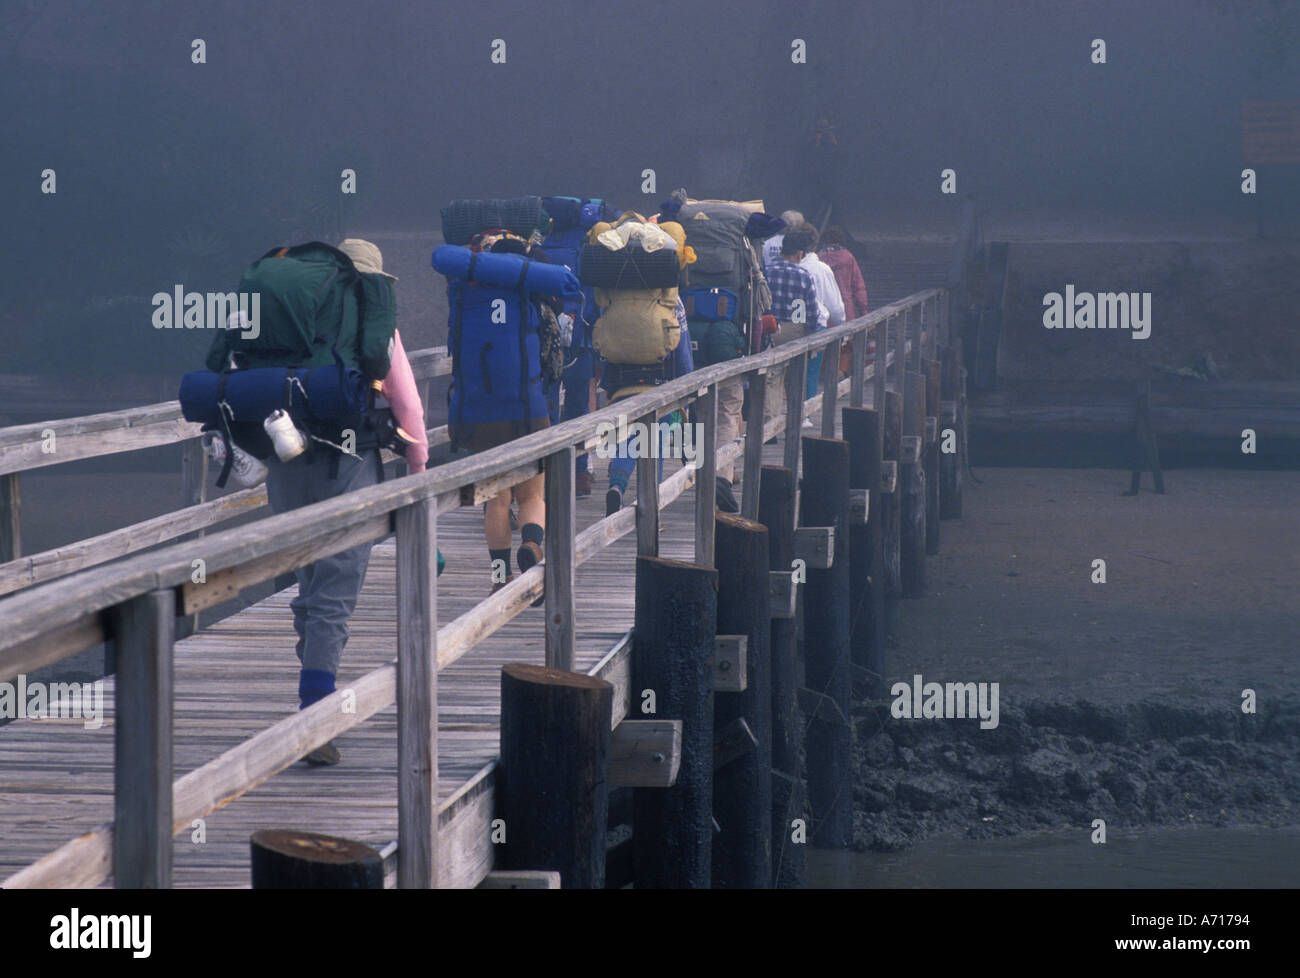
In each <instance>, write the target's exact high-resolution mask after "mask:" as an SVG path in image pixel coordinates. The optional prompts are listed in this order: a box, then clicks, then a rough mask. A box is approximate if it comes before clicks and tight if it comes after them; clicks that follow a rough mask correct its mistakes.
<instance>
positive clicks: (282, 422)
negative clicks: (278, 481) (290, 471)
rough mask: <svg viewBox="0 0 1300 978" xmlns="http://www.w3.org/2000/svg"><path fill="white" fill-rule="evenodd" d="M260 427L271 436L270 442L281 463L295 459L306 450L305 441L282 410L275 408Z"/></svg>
mask: <svg viewBox="0 0 1300 978" xmlns="http://www.w3.org/2000/svg"><path fill="white" fill-rule="evenodd" d="M262 427H263V428H265V429H266V433H267V434H268V435H270V436H271V442H272V443H273V444H274V445H275V454H276V455H278V456H280V461H281V462H288V461H289V460H290V459H295V458H297V457H298V456H299V455H301V454H302V453H303V452H305V451H306V450H307V439H306V438H305V437H304V436H303V433H302V432H301V431H299V430H298V429H297V428H296V427H295V426H294V423H293V419H292V418H291V417H289V415H288V414H287V413H285V411H284V410H283V409H280V408H277V409H276V410H274V411H272V412H271V413H270V414H269V415H267V418H266V420H265V421H263V422H262Z"/></svg>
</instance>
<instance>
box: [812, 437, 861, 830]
mask: <svg viewBox="0 0 1300 978" xmlns="http://www.w3.org/2000/svg"><path fill="white" fill-rule="evenodd" d="M803 464H804V476H803V485H802V491H801V492H800V494H799V524H800V526H830V527H834V529H835V551H834V560H833V562H832V564H831V566H830V567H829V568H827V569H824V570H821V569H818V570H814V569H812V568H809V570H808V581H807V583H806V584H805V585H804V589H803V590H804V629H805V648H806V650H807V651H806V653H805V654H806V657H807V658H806V662H805V665H804V668H805V679H804V686H805V687H806V689H807V690H808V691H809V693H811V695H808V694H805V697H806V699H807V700H808V702H810V703H811V704H812V706H811V707H806V708H805V712H806V713H807V714H808V734H807V757H808V807H809V809H810V812H811V814H812V817H813V822H812V826H811V832H810V833H809V841H810V842H811V843H812V844H813V845H815V846H818V847H819V848H825V849H842V848H845V847H847V846H848V845H849V844H850V843H851V842H852V841H853V784H852V769H853V731H852V728H851V727H850V725H849V719H848V718H849V716H850V713H851V711H852V694H853V680H852V676H851V675H850V668H849V662H850V659H849V604H850V595H849V534H848V520H849V446H848V443H847V442H844V441H838V440H836V439H831V438H805V439H804V442H803Z"/></svg>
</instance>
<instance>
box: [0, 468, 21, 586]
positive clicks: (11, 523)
mask: <svg viewBox="0 0 1300 978" xmlns="http://www.w3.org/2000/svg"><path fill="white" fill-rule="evenodd" d="M18 475H19V473H17V472H10V473H9V474H8V475H6V476H4V477H3V478H0V564H7V563H8V562H9V561H11V560H17V559H18V558H19V557H21V556H22V555H23V525H22V497H21V496H20V494H19V490H18Z"/></svg>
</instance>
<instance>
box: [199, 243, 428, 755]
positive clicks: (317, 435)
mask: <svg viewBox="0 0 1300 978" xmlns="http://www.w3.org/2000/svg"><path fill="white" fill-rule="evenodd" d="M396 281H397V279H396V277H395V276H393V275H390V274H389V273H387V272H385V271H384V270H383V257H382V255H381V254H380V251H379V249H378V248H377V247H375V245H374V244H372V243H371V242H369V241H364V240H361V239H357V238H349V239H348V240H346V241H344V242H343V243H342V244H341V245H339V247H338V248H333V247H331V246H329V245H326V244H322V243H321V242H312V243H310V244H305V245H300V246H297V247H293V248H280V249H275V250H273V251H271V252H268V253H267V254H266V255H264V256H263V257H262V258H261V259H259V260H258V261H257V262H254V263H253V265H251V266H250V267H249V268H248V270H247V271H245V273H244V276H243V278H242V279H241V281H240V283H239V292H240V293H241V294H256V295H258V296H259V299H260V315H259V320H260V321H259V322H258V323H257V326H258V328H257V329H256V330H247V331H239V330H235V329H227V330H224V331H222V333H220V334H219V335H218V336H217V337H216V339H215V340H214V342H213V344H212V348H211V349H210V351H209V353H208V360H207V367H208V369H207V370H203V371H192V372H190V373H189V374H186V375H185V378H184V380H183V381H182V384H181V394H180V400H181V406H182V411H183V413H184V415H185V417H186V418H187V419H189V420H194V421H202V422H203V423H204V425H205V428H207V429H210V430H212V431H215V432H217V433H218V436H219V437H220V439H221V441H222V444H223V446H224V449H225V456H226V459H227V463H226V465H225V466H224V467H223V471H222V473H221V476H220V478H219V479H218V485H219V486H221V485H224V483H225V479H226V477H227V476H228V475H229V469H230V467H231V465H233V463H234V461H235V453H236V451H244V452H247V453H249V454H250V455H252V456H255V457H257V458H260V459H264V460H265V464H266V468H267V476H266V488H267V498H268V500H269V502H270V505H271V509H272V511H273V512H275V513H283V512H287V511H288V510H292V509H297V508H299V507H302V506H307V505H310V504H312V503H317V502H321V501H323V500H326V499H330V498H332V497H334V496H338V495H341V494H343V493H346V492H352V491H354V490H358V489H362V488H365V487H367V486H371V485H374V484H375V483H377V482H379V481H381V480H382V478H383V467H382V459H381V456H380V449H381V448H392V449H393V450H395V451H398V452H400V453H402V454H404V455H405V457H406V460H407V465H408V468H409V471H410V472H411V473H416V472H420V471H423V469H424V467H425V464H426V462H427V460H428V453H429V449H428V439H427V436H426V434H425V430H424V410H423V406H422V405H421V403H420V397H419V394H418V392H417V391H416V386H415V379H414V376H413V374H412V372H411V366H410V363H409V361H408V360H407V357H406V352H405V350H404V348H403V346H402V342H401V337H400V335H399V334H398V332H397V325H396V304H395V301H394V296H393V283H394V282H396ZM377 394H379V395H382V396H383V397H384V398H386V399H387V401H388V405H389V406H388V408H387V409H383V408H380V407H378V406H377V405H376V403H375V396H376V395H377ZM371 546H372V544H369V543H364V544H359V545H358V546H355V547H351V548H349V549H348V550H345V551H343V552H341V553H337V554H334V555H332V556H329V557H323V558H321V559H320V560H317V561H315V562H313V563H311V564H309V565H307V566H305V567H300V568H298V570H296V571H295V576H296V577H297V580H298V594H297V595H296V596H295V597H294V598H293V599H292V600H291V601H290V607H291V608H292V610H293V624H294V630H295V631H296V632H297V634H298V643H297V648H296V652H297V655H298V659H299V661H300V663H301V669H300V672H299V678H298V698H299V708H300V709H306V708H307V707H308V706H311V705H312V704H313V703H316V702H317V701H319V700H321V699H324V698H325V697H326V696H328V695H330V694H331V693H333V692H334V689H335V677H336V676H337V674H338V667H339V661H340V658H341V656H342V653H343V648H344V646H345V645H346V644H347V640H348V621H349V619H350V618H351V616H352V612H353V610H354V609H355V607H356V602H357V597H358V595H359V594H360V591H361V586H362V583H363V582H364V580H365V574H366V568H367V565H368V563H369V560H370V550H371ZM439 558H441V555H439ZM304 759H305V760H306V761H307V762H308V763H309V764H315V765H320V764H337V763H338V762H339V751H338V748H337V747H335V745H334V743H333V742H332V741H331V742H329V743H327V744H324V745H322V746H321V747H318V748H316V749H315V750H313V751H311V752H310V753H309V754H307V755H306V757H305V758H304Z"/></svg>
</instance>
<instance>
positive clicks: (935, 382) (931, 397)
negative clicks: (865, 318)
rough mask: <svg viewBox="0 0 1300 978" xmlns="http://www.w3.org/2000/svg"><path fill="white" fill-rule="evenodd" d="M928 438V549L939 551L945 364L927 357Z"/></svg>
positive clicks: (923, 449)
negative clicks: (941, 427)
mask: <svg viewBox="0 0 1300 978" xmlns="http://www.w3.org/2000/svg"><path fill="white" fill-rule="evenodd" d="M924 366H925V441H924V442H923V443H922V446H921V461H922V463H923V464H924V466H925V552H926V553H927V554H937V553H938V552H939V416H940V414H941V413H942V410H941V400H942V373H941V371H942V365H941V364H940V363H939V361H938V360H926V361H925V363H924Z"/></svg>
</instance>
